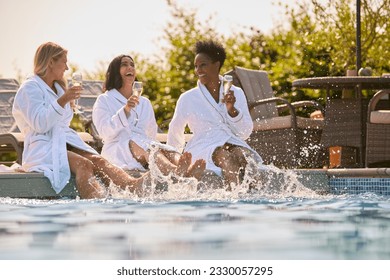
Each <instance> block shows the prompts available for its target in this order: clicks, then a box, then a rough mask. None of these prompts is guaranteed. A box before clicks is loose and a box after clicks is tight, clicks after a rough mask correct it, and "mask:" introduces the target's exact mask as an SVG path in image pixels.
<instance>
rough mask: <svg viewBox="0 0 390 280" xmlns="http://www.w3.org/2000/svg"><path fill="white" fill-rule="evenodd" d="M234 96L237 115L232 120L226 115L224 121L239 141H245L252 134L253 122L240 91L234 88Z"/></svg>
mask: <svg viewBox="0 0 390 280" xmlns="http://www.w3.org/2000/svg"><path fill="white" fill-rule="evenodd" d="M234 95H235V97H236V103H235V105H234V106H235V107H236V108H237V110H238V111H239V113H238V115H237V116H236V117H234V118H233V117H231V116H230V115H229V114H228V113H227V114H226V115H227V118H226V119H227V121H228V124H229V127H230V129H231V130H232V132H233V133H234V134H235V135H236V136H238V137H240V138H241V139H243V140H246V139H248V138H249V136H250V135H251V133H252V130H253V121H252V118H251V115H250V113H249V109H248V103H247V101H246V98H245V94H244V92H243V91H242V89H240V88H237V87H235V88H234Z"/></svg>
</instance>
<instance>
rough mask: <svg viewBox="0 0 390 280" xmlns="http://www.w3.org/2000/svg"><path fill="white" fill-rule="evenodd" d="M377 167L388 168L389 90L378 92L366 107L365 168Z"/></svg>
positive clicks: (389, 157)
mask: <svg viewBox="0 0 390 280" xmlns="http://www.w3.org/2000/svg"><path fill="white" fill-rule="evenodd" d="M384 97H387V99H384ZM379 166H380V167H390V90H380V91H378V92H377V93H376V94H375V95H374V96H373V97H372V98H371V100H370V102H369V105H368V112H367V136H366V167H379Z"/></svg>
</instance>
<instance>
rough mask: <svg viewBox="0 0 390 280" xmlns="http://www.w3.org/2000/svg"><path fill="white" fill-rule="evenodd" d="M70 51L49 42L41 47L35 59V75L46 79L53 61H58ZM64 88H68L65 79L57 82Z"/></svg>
mask: <svg viewBox="0 0 390 280" xmlns="http://www.w3.org/2000/svg"><path fill="white" fill-rule="evenodd" d="M67 53H68V51H67V50H66V49H64V48H63V47H61V46H60V45H57V44H56V43H52V42H47V43H44V44H42V45H40V46H39V47H38V49H37V51H36V52H35V57H34V74H36V75H38V76H40V77H44V76H46V74H47V69H48V67H49V64H50V62H51V60H52V59H53V60H54V61H57V60H58V59H59V58H60V57H61V56H62V55H64V54H67ZM56 82H57V83H59V84H60V86H61V87H62V88H64V89H65V88H66V82H65V79H64V78H63V79H62V80H58V81H57V80H56Z"/></svg>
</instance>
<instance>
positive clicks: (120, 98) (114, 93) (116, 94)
mask: <svg viewBox="0 0 390 280" xmlns="http://www.w3.org/2000/svg"><path fill="white" fill-rule="evenodd" d="M108 94H112V96H113V97H114V98H115V99H117V100H118V101H120V102H121V103H126V102H127V99H126V97H124V96H123V95H122V93H120V92H119V91H118V90H117V89H115V88H113V89H111V90H109V91H108Z"/></svg>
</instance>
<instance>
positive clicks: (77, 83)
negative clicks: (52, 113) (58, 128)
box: [72, 72, 83, 114]
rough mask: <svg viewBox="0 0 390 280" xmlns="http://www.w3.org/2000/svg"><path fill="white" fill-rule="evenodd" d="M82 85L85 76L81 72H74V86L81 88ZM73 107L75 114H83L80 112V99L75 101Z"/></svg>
mask: <svg viewBox="0 0 390 280" xmlns="http://www.w3.org/2000/svg"><path fill="white" fill-rule="evenodd" d="M82 84H83V75H82V74H81V73H80V72H74V73H73V75H72V85H73V86H80V87H81V86H82ZM73 106H74V107H73V110H74V113H75V114H79V113H81V111H80V110H79V109H80V108H79V100H78V99H75V100H74V103H73Z"/></svg>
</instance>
